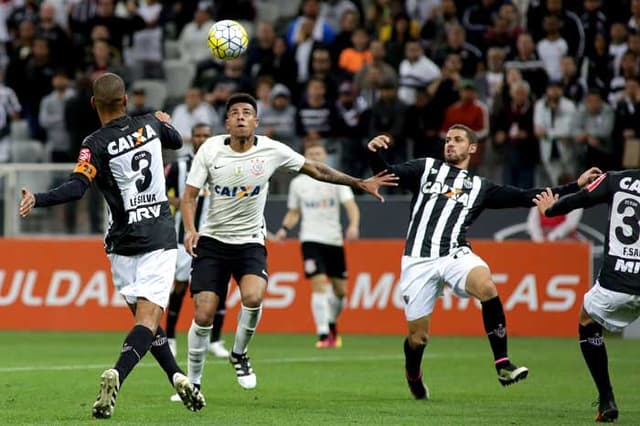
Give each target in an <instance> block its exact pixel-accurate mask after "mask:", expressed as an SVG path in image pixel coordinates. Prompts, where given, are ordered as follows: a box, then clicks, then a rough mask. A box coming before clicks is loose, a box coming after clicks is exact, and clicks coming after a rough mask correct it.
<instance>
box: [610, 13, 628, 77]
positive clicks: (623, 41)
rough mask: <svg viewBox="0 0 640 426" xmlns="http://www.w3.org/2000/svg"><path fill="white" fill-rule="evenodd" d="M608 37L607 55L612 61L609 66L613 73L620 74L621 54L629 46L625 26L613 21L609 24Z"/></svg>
mask: <svg viewBox="0 0 640 426" xmlns="http://www.w3.org/2000/svg"><path fill="white" fill-rule="evenodd" d="M610 37H611V41H610V42H609V56H611V58H612V61H613V62H612V64H611V68H612V69H613V75H614V76H616V77H617V76H619V75H620V66H621V63H622V56H623V55H624V54H625V52H626V51H627V50H628V48H629V45H627V28H626V27H625V26H624V24H622V23H620V22H614V23H613V24H611V34H610Z"/></svg>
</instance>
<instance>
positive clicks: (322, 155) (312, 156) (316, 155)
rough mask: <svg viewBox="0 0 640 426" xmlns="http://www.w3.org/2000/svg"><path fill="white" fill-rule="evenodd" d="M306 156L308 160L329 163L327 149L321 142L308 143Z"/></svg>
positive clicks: (305, 150)
mask: <svg viewBox="0 0 640 426" xmlns="http://www.w3.org/2000/svg"><path fill="white" fill-rule="evenodd" d="M304 156H305V158H306V159H308V160H313V161H319V162H321V163H324V162H325V161H327V148H325V146H324V144H323V143H322V142H320V141H313V142H308V143H307V144H306V145H305V147H304Z"/></svg>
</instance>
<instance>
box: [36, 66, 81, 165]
mask: <svg viewBox="0 0 640 426" xmlns="http://www.w3.org/2000/svg"><path fill="white" fill-rule="evenodd" d="M51 86H52V87H53V91H52V92H51V93H49V94H48V95H47V96H45V97H44V98H43V99H42V102H41V103H40V114H39V117H38V118H39V121H40V125H41V126H42V128H43V129H44V130H45V131H46V134H47V142H46V147H47V151H48V152H49V158H50V159H51V161H52V162H54V163H71V162H73V161H74V160H75V156H74V155H73V154H72V153H71V148H72V147H71V140H70V138H69V132H68V131H67V128H66V124H65V117H64V110H65V105H66V103H67V101H68V100H69V99H70V98H72V97H73V96H74V95H75V90H73V88H71V87H69V77H68V76H67V74H66V73H65V72H64V71H57V72H56V73H55V74H54V75H53V77H52V79H51Z"/></svg>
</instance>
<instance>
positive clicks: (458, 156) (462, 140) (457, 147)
mask: <svg viewBox="0 0 640 426" xmlns="http://www.w3.org/2000/svg"><path fill="white" fill-rule="evenodd" d="M477 149H478V137H477V136H476V134H475V132H474V131H473V130H471V129H470V128H469V127H467V126H465V125H464V124H454V125H453V126H451V127H449V130H447V135H446V136H445V139H444V159H445V161H446V162H447V163H449V164H451V165H453V166H456V167H460V168H462V169H465V168H466V167H467V166H468V164H469V157H470V156H471V154H473V153H475V152H476V150H477Z"/></svg>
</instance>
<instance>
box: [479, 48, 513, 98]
mask: <svg viewBox="0 0 640 426" xmlns="http://www.w3.org/2000/svg"><path fill="white" fill-rule="evenodd" d="M505 57H506V52H505V49H501V48H499V47H490V48H489V50H487V66H486V71H484V72H481V73H480V74H478V76H477V77H476V79H475V82H476V86H477V87H478V97H479V99H480V100H481V101H482V102H483V103H484V104H486V105H487V108H488V109H489V111H491V110H492V108H493V100H494V98H495V97H496V96H498V95H499V94H500V92H501V91H502V85H503V83H504V74H505V72H504V60H505Z"/></svg>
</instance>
